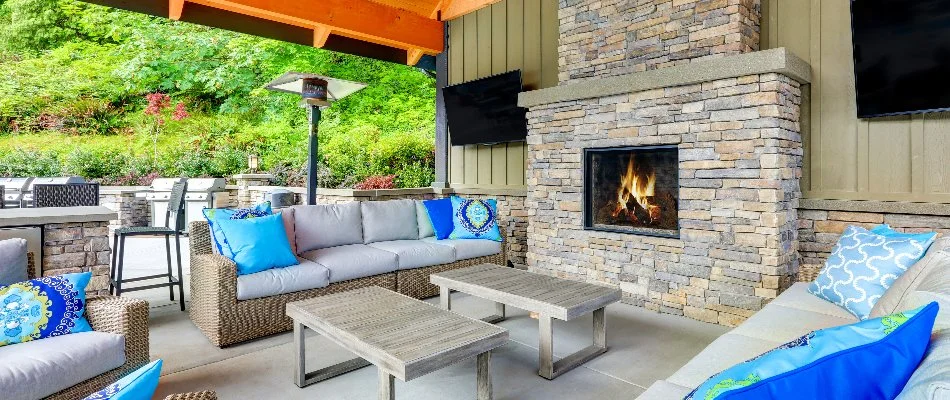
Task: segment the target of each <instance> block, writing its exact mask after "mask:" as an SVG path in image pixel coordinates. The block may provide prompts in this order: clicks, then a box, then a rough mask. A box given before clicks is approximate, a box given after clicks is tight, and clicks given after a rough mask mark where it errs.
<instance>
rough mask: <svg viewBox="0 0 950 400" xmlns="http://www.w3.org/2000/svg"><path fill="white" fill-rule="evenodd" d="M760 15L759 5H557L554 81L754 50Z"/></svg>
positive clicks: (624, 1) (755, 0)
mask: <svg viewBox="0 0 950 400" xmlns="http://www.w3.org/2000/svg"><path fill="white" fill-rule="evenodd" d="M760 16H761V9H760V0H560V8H559V13H558V18H559V20H560V41H559V45H558V60H559V71H560V73H559V80H560V82H561V83H562V84H563V83H568V82H576V81H577V80H579V79H587V78H595V77H604V76H613V75H623V74H629V73H632V72H639V71H646V70H651V69H657V68H663V67H668V66H672V65H678V64H683V63H689V62H692V61H696V60H702V59H708V58H711V57H722V56H725V55H730V54H740V53H747V52H750V51H755V50H758V48H759V45H758V43H759V19H760Z"/></svg>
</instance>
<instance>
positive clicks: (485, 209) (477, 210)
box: [449, 197, 502, 242]
mask: <svg viewBox="0 0 950 400" xmlns="http://www.w3.org/2000/svg"><path fill="white" fill-rule="evenodd" d="M451 201H452V223H453V225H454V228H453V229H452V233H451V234H450V235H449V239H488V240H494V241H496V242H500V241H502V238H501V230H500V229H499V228H498V219H497V216H498V205H497V201H495V199H488V200H479V199H463V198H461V197H452V198H451Z"/></svg>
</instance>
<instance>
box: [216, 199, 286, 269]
mask: <svg viewBox="0 0 950 400" xmlns="http://www.w3.org/2000/svg"><path fill="white" fill-rule="evenodd" d="M201 213H202V214H204V216H205V219H206V220H208V226H209V227H210V228H211V241H213V242H214V246H215V248H217V249H218V254H221V255H223V256H225V257H227V258H234V252H233V251H232V250H231V246H229V245H228V241H227V239H225V238H224V234H222V233H221V228H220V227H219V226H218V224H217V223H216V222H217V221H218V220H222V219H248V218H256V217H263V216H265V215H271V214H273V213H274V212H273V211H272V210H271V207H270V202H269V201H265V202H263V203H261V204H258V205H255V206H254V207H248V208H205V209H203V210H201Z"/></svg>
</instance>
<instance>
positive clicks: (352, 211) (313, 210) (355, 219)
mask: <svg viewBox="0 0 950 400" xmlns="http://www.w3.org/2000/svg"><path fill="white" fill-rule="evenodd" d="M293 209H294V211H293V213H294V234H295V235H296V244H297V252H298V254H301V253H303V252H305V251H310V250H317V249H325V248H327V247H333V246H342V245H347V244H357V243H363V217H362V214H361V213H360V203H357V202H352V203H346V204H331V205H315V206H295V207H293Z"/></svg>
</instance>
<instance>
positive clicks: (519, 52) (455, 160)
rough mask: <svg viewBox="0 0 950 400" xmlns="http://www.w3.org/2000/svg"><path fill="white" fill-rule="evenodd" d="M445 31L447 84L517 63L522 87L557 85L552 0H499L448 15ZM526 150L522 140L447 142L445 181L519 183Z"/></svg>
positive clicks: (522, 181) (496, 184)
mask: <svg viewBox="0 0 950 400" xmlns="http://www.w3.org/2000/svg"><path fill="white" fill-rule="evenodd" d="M448 31H449V32H448V36H449V41H448V45H449V46H448V47H449V50H448V58H449V60H448V61H449V84H450V85H453V84H457V83H462V82H466V81H470V80H474V79H478V78H484V77H487V76H491V75H495V74H500V73H503V72H508V71H511V70H516V69H520V70H522V72H523V81H524V86H525V90H533V89H541V88H546V87H551V86H557V83H558V82H557V73H558V71H557V41H558V37H557V36H558V20H557V1H555V0H504V1H501V2H498V3H495V4H492V5H491V6H489V7H485V8H482V9H480V10H478V11H476V12H473V13H470V14H467V15H465V16H462V17H459V18H456V19H454V20H451V21H449V22H448ZM449 135H451V132H449ZM526 156H527V152H526V147H525V144H524V142H514V143H506V144H497V145H491V146H485V145H471V146H452V147H451V150H450V151H449V182H450V184H451V185H452V186H453V187H479V188H524V186H525V173H524V169H525V159H526Z"/></svg>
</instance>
